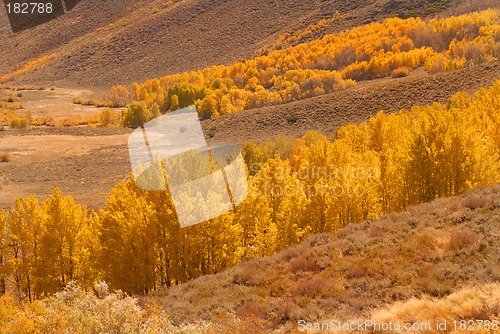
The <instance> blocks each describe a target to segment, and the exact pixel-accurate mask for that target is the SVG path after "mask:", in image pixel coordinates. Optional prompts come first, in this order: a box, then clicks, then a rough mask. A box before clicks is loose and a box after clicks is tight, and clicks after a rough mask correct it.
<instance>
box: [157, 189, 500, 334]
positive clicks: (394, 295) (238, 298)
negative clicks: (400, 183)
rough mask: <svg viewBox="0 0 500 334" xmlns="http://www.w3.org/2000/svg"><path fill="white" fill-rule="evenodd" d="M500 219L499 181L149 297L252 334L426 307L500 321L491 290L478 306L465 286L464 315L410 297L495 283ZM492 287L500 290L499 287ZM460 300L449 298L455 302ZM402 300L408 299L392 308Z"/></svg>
mask: <svg viewBox="0 0 500 334" xmlns="http://www.w3.org/2000/svg"><path fill="white" fill-rule="evenodd" d="M499 217H500V185H495V186H493V187H491V188H485V189H478V190H474V191H472V192H469V193H467V194H465V195H463V196H460V197H451V198H442V199H438V200H435V201H434V202H432V203H427V204H423V205H419V206H416V207H411V208H409V209H408V210H407V211H405V212H398V213H391V214H388V215H385V216H384V217H382V218H381V219H379V220H377V221H367V222H364V223H362V224H359V225H349V226H347V227H346V228H344V229H341V230H340V231H338V232H337V233H335V234H322V235H315V236H311V237H309V238H308V239H307V240H306V241H305V242H303V243H301V244H299V245H297V246H294V247H291V248H288V249H286V250H284V251H282V252H280V253H278V254H275V255H273V256H270V257H265V258H260V259H255V260H251V261H249V262H246V263H242V264H239V265H237V266H236V267H234V268H232V269H230V270H228V271H227V272H224V273H220V274H217V275H212V276H205V277H200V278H198V279H195V280H193V281H191V282H188V283H186V284H182V285H179V286H175V287H171V288H170V289H168V290H167V291H164V292H160V293H156V294H155V295H154V296H150V297H149V298H150V299H152V300H154V301H156V302H158V303H160V304H161V305H162V306H163V307H164V308H165V310H166V311H167V312H168V313H170V314H171V320H172V321H174V323H177V324H179V323H192V322H196V321H198V320H200V319H202V320H208V321H212V322H214V323H216V324H217V323H221V322H222V325H220V327H221V328H224V326H227V324H228V323H231V321H235V322H236V323H238V324H239V327H236V328H245V330H246V331H245V332H248V333H257V332H261V333H263V332H270V331H272V330H280V331H281V332H283V333H290V332H294V330H295V331H296V329H297V324H298V321H299V320H300V319H304V320H306V321H311V322H314V321H318V322H321V321H330V320H332V319H335V320H340V321H349V320H355V319H370V318H371V317H372V316H375V317H376V318H378V319H385V320H389V319H391V320H393V321H394V320H404V321H409V322H415V321H419V320H429V319H422V318H423V317H424V316H425V312H424V310H423V306H422V305H424V306H425V305H427V307H428V309H427V311H428V312H427V315H429V314H432V313H433V312H434V313H436V312H435V311H439V310H440V313H436V314H437V315H438V316H439V317H440V319H439V320H443V319H447V318H448V319H450V318H451V317H457V316H458V315H457V314H462V317H463V318H462V319H465V320H468V319H491V318H495V317H496V318H497V319H498V316H499V313H500V305H499V304H498V302H499V300H498V298H497V297H493V295H491V294H490V297H489V298H488V297H487V296H488V294H487V293H485V294H481V295H482V296H483V297H481V298H483V302H482V303H481V302H479V303H475V304H473V303H472V302H471V303H466V302H465V300H467V299H474V298H471V295H470V294H471V293H470V292H469V293H465V295H464V293H462V297H460V299H461V300H462V303H465V304H464V305H463V306H464V308H463V310H462V312H457V310H458V309H460V305H457V304H454V305H455V307H454V308H453V309H452V308H450V309H443V308H438V307H436V308H435V309H434V310H433V312H431V310H432V309H431V308H430V307H431V306H433V305H432V303H430V302H429V301H428V302H424V301H422V302H421V303H420V306H419V307H418V308H416V307H415V306H416V305H417V304H418V303H417V302H412V303H407V304H404V302H405V301H408V300H410V299H411V298H424V299H426V298H427V297H435V298H443V297H446V296H449V295H450V294H452V293H453V292H455V291H458V290H460V289H464V288H465V289H467V288H469V287H481V286H486V285H487V284H489V283H495V282H498V281H499V280H500V270H499V268H500V266H499V263H500V248H499V247H500V245H499V243H498V240H499V235H498V222H499ZM488 289H490V290H491V289H493V290H492V291H493V292H490V293H494V294H495V295H496V296H498V285H496V286H494V285H492V286H489V288H488ZM467 294H468V296H467ZM459 295H460V294H459ZM479 295H480V294H477V296H479ZM426 296H427V297H426ZM457 298H458V297H457V295H455V296H453V297H450V298H449V301H446V300H445V301H444V302H443V303H448V305H449V304H450V303H451V302H452V301H453V300H454V301H455V303H456V302H457V300H458V299H457ZM396 302H403V304H398V305H399V306H398V305H396V306H397V307H395V308H392V309H390V308H389V310H387V309H386V307H387V306H388V305H391V304H393V303H396ZM425 303H427V304H425ZM411 305H413V307H412V306H411ZM466 305H468V306H467V307H465V306H466ZM377 309H380V311H378V312H377ZM412 309H413V310H414V312H415V313H412V311H410V310H412ZM227 314H232V315H235V316H236V317H237V319H239V320H234V319H233V320H228V319H232V318H231V317H230V316H227ZM412 314H413V316H411V315H412ZM398 317H399V319H398ZM455 319H456V318H455ZM238 321H239V322H238ZM242 333H243V331H242Z"/></svg>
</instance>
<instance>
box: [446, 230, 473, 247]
mask: <svg viewBox="0 0 500 334" xmlns="http://www.w3.org/2000/svg"><path fill="white" fill-rule="evenodd" d="M476 241H477V237H476V235H475V234H474V233H473V232H472V231H470V230H463V231H455V232H453V233H452V234H451V236H450V244H449V246H450V248H451V249H453V250H458V249H461V248H464V247H467V246H469V245H472V244H474V243H475V242H476Z"/></svg>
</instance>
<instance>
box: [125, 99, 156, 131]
mask: <svg viewBox="0 0 500 334" xmlns="http://www.w3.org/2000/svg"><path fill="white" fill-rule="evenodd" d="M158 116H160V111H159V109H158V107H156V108H155V107H154V106H153V108H151V109H149V108H148V107H147V106H146V104H145V103H144V102H132V103H131V104H130V105H129V106H128V108H127V109H126V110H124V111H123V112H122V117H121V123H122V125H123V126H125V127H130V128H133V129H135V128H138V127H140V126H142V125H144V124H145V123H147V122H149V121H150V120H152V119H153V118H156V117H158Z"/></svg>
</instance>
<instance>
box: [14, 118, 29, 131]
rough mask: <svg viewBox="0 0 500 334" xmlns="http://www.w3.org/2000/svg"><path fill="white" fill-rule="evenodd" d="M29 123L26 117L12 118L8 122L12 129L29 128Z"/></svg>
mask: <svg viewBox="0 0 500 334" xmlns="http://www.w3.org/2000/svg"><path fill="white" fill-rule="evenodd" d="M30 124H31V121H30V119H29V118H28V117H14V118H12V119H11V120H10V123H9V125H10V127H11V128H12V129H27V128H29V126H30Z"/></svg>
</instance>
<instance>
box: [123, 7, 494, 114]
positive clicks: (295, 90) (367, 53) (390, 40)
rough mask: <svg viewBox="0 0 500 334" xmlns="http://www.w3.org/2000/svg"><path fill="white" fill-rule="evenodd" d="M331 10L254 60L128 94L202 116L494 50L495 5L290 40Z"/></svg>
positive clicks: (476, 59)
mask: <svg viewBox="0 0 500 334" xmlns="http://www.w3.org/2000/svg"><path fill="white" fill-rule="evenodd" d="M335 17H337V16H335ZM335 17H334V18H332V19H329V20H322V21H320V22H318V23H317V24H315V25H311V26H310V27H309V28H307V29H306V30H304V31H298V32H296V33H295V34H289V33H286V34H283V35H281V36H280V37H279V39H278V42H277V47H276V49H275V50H273V51H271V52H264V54H265V55H261V56H258V57H255V58H253V59H249V60H246V61H243V62H238V63H234V64H231V65H227V66H224V65H219V66H211V67H207V68H205V69H203V70H201V71H192V72H185V73H179V74H173V75H168V76H165V77H163V78H160V79H152V80H148V81H146V82H145V83H143V84H142V85H139V84H137V83H134V84H133V85H132V90H133V94H132V95H133V98H134V99H136V100H139V101H143V102H145V103H146V105H148V106H150V105H152V104H153V103H157V104H158V105H159V106H160V110H161V111H162V112H168V111H171V110H175V108H182V107H185V106H187V105H192V104H195V105H196V106H197V107H198V108H199V109H200V108H201V110H199V113H200V116H201V117H204V118H209V117H215V116H218V115H223V114H227V113H232V112H237V111H241V110H243V109H251V108H258V107H263V106H269V105H275V104H280V103H283V102H289V101H295V100H300V99H304V98H309V97H313V96H317V95H322V94H328V93H331V92H333V91H335V90H338V89H343V88H345V87H349V86H351V85H354V84H356V81H360V80H369V79H374V78H381V77H389V76H401V75H407V74H409V73H410V72H411V71H413V70H414V69H416V68H418V67H421V66H425V68H426V69H427V70H429V71H432V72H437V71H439V72H440V71H452V70H456V69H460V68H463V67H465V66H469V65H474V64H478V63H482V62H487V61H491V60H494V59H498V57H500V42H498V34H499V29H500V28H498V27H499V18H500V11H498V10H487V11H483V12H478V13H471V14H466V15H461V16H456V17H451V18H446V19H433V20H431V21H429V22H428V23H426V22H424V21H423V20H421V19H419V18H410V19H406V20H404V19H399V18H391V19H386V20H385V21H384V22H382V23H378V22H375V23H371V24H368V25H365V26H361V27H357V28H354V29H351V30H348V31H345V32H342V33H340V34H338V35H327V36H325V37H323V38H321V39H318V40H314V41H311V42H307V43H303V44H297V45H293V44H295V43H296V42H297V41H300V39H301V38H303V37H305V36H308V35H311V34H313V33H314V31H316V30H318V29H321V28H322V27H323V26H325V25H327V24H329V23H330V22H331V20H334V19H335ZM289 44H290V45H293V46H288V45H289ZM284 46H286V47H284ZM401 69H404V71H403V72H401ZM395 71H396V72H395ZM398 71H399V72H398ZM181 95H182V96H181ZM175 96H177V97H175ZM172 98H173V99H174V100H173V102H172ZM172 104H173V107H174V108H172Z"/></svg>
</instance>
